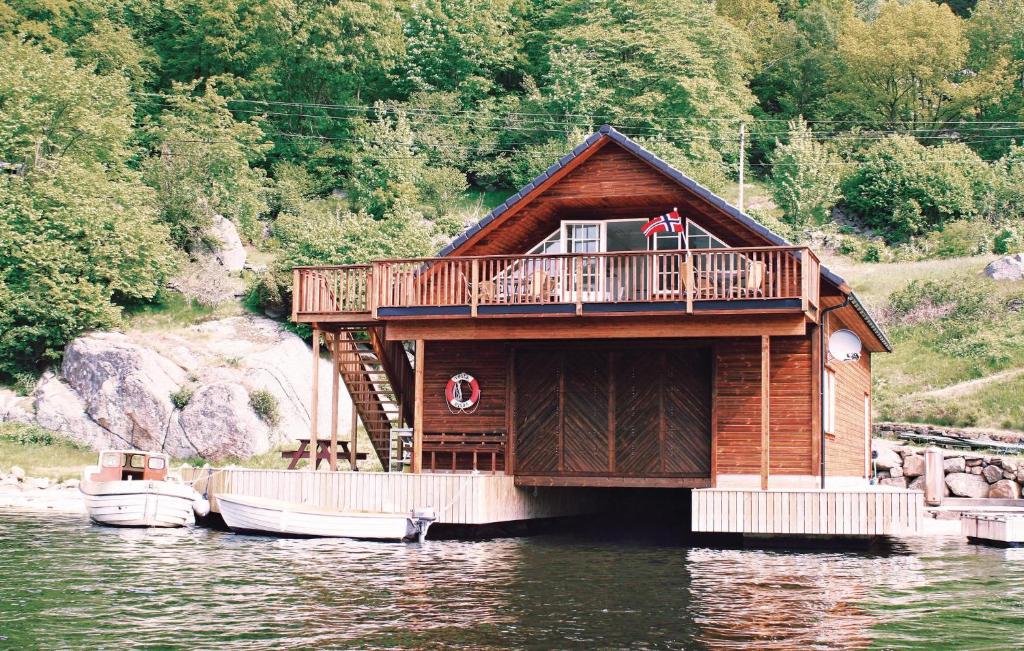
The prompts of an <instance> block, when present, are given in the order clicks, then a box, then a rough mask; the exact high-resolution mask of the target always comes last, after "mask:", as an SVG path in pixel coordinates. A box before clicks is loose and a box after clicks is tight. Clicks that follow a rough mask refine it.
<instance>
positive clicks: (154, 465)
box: [149, 457, 167, 470]
mask: <svg viewBox="0 0 1024 651" xmlns="http://www.w3.org/2000/svg"><path fill="white" fill-rule="evenodd" d="M165 465H167V462H166V461H164V459H163V457H150V458H149V469H150V470H163V469H164V466H165Z"/></svg>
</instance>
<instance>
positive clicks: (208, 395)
mask: <svg viewBox="0 0 1024 651" xmlns="http://www.w3.org/2000/svg"><path fill="white" fill-rule="evenodd" d="M312 366H313V365H312V359H311V351H310V348H309V346H308V345H306V344H305V343H304V342H303V341H302V340H301V339H300V338H299V337H297V336H296V335H294V334H292V333H289V332H287V331H285V330H283V329H282V328H281V327H280V325H278V324H277V323H275V322H274V321H270V320H269V319H264V318H261V317H256V316H250V315H247V316H239V317H232V318H227V319H221V320H218V321H210V322H207V323H203V324H201V325H197V326H192V327H188V328H181V329H178V330H175V331H171V332H152V331H150V332H145V333H138V334H132V333H128V334H110V333H106V334H91V335H85V336H83V337H80V338H78V339H76V340H75V341H74V342H72V344H70V345H69V346H68V349H67V352H66V354H65V361H64V365H63V367H62V369H61V371H62V372H61V376H60V377H58V376H55V375H53V374H47V375H45V376H44V378H43V379H42V381H41V382H40V383H39V385H38V386H37V388H36V391H35V411H36V415H35V420H36V422H37V423H38V424H39V425H40V426H42V427H45V428H47V429H51V430H55V431H60V432H64V433H66V434H67V435H69V436H70V437H71V438H73V439H75V440H77V441H80V442H82V443H84V444H87V445H89V446H91V447H93V448H94V449H99V448H103V447H111V446H113V447H125V446H136V447H141V448H146V449H152V450H162V451H165V452H168V453H169V454H171V455H172V456H174V457H176V458H189V457H196V456H201V457H206V458H209V459H213V460H220V459H224V458H227V457H239V458H244V457H247V456H250V455H252V454H256V453H260V452H264V451H266V450H268V449H270V448H271V447H273V446H274V445H277V444H279V443H283V442H284V441H286V440H288V439H293V438H299V437H305V436H308V434H309V430H310V420H311V416H310V409H309V405H310V397H311V393H312V383H311V368H312ZM318 370H319V375H320V378H319V398H320V399H319V404H320V407H319V413H318V415H317V417H318V419H319V431H320V432H323V433H326V432H329V431H330V429H329V428H330V421H331V399H330V398H331V365H330V362H329V361H327V360H326V359H321V360H319V362H318ZM182 389H185V391H182V392H181V393H179V391H180V390H182ZM260 389H262V390H265V391H268V392H269V393H270V394H271V395H272V396H273V397H274V399H275V401H276V403H277V412H278V416H279V418H278V422H277V425H276V426H273V427H272V426H270V425H269V424H268V423H266V422H265V421H264V420H263V419H261V418H260V417H259V416H258V415H257V414H256V413H255V412H254V411H253V410H252V407H251V406H250V404H249V395H250V393H251V392H253V391H256V390H260ZM189 391H191V394H192V395H191V398H190V399H189V400H188V402H187V404H185V405H184V406H183V408H182V409H178V408H177V407H175V405H174V404H173V403H172V400H171V395H172V394H178V395H179V398H183V397H184V395H185V394H187V393H188V392H189ZM179 404H180V403H179ZM351 405H352V403H351V400H350V399H349V397H348V393H347V392H346V391H345V390H344V387H342V388H341V398H340V400H339V416H340V417H339V421H340V428H341V431H342V432H344V433H347V432H348V431H349V420H350V418H351V416H350V414H351V413H352V406H351Z"/></svg>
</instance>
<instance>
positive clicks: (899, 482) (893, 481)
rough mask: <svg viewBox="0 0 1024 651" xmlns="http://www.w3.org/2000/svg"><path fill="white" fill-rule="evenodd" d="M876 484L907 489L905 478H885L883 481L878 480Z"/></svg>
mask: <svg viewBox="0 0 1024 651" xmlns="http://www.w3.org/2000/svg"><path fill="white" fill-rule="evenodd" d="M878 483H879V485H881V486H895V487H897V488H906V487H907V478H906V477H886V478H885V479H879V480H878Z"/></svg>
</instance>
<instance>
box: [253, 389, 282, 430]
mask: <svg viewBox="0 0 1024 651" xmlns="http://www.w3.org/2000/svg"><path fill="white" fill-rule="evenodd" d="M249 404H250V405H251V406H252V410H253V411H255V412H256V414H257V415H258V416H259V417H260V418H262V419H263V420H264V422H266V423H267V424H268V425H270V426H271V427H274V426H276V425H277V424H278V423H279V422H281V413H280V411H279V410H278V407H277V398H275V397H274V394H272V393H271V392H269V391H267V390H266V389H256V390H255V391H250V392H249Z"/></svg>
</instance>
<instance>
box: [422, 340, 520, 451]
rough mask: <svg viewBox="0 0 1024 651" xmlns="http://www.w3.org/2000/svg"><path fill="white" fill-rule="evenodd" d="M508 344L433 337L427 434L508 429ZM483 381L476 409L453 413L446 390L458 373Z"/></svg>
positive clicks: (428, 364)
mask: <svg viewBox="0 0 1024 651" xmlns="http://www.w3.org/2000/svg"><path fill="white" fill-rule="evenodd" d="M507 363H508V348H507V346H506V345H505V343H504V342H501V341H431V342H430V343H429V344H427V346H426V362H425V367H424V378H423V380H424V386H423V431H424V433H427V434H442V433H463V434H469V433H477V432H483V433H486V432H503V431H505V403H506V398H507V396H506V395H505V393H506V392H505V388H506V386H507V382H508V373H507V370H506V364H507ZM462 372H465V373H469V374H470V375H472V376H473V377H474V378H476V380H477V381H478V382H479V383H480V405H479V407H477V409H476V410H475V411H474V412H473V413H454V414H453V413H452V412H451V410H450V409H448V403H447V401H446V400H445V397H444V392H445V387H446V385H447V384H448V380H450V379H451V377H452V376H453V375H455V374H456V373H462Z"/></svg>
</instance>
